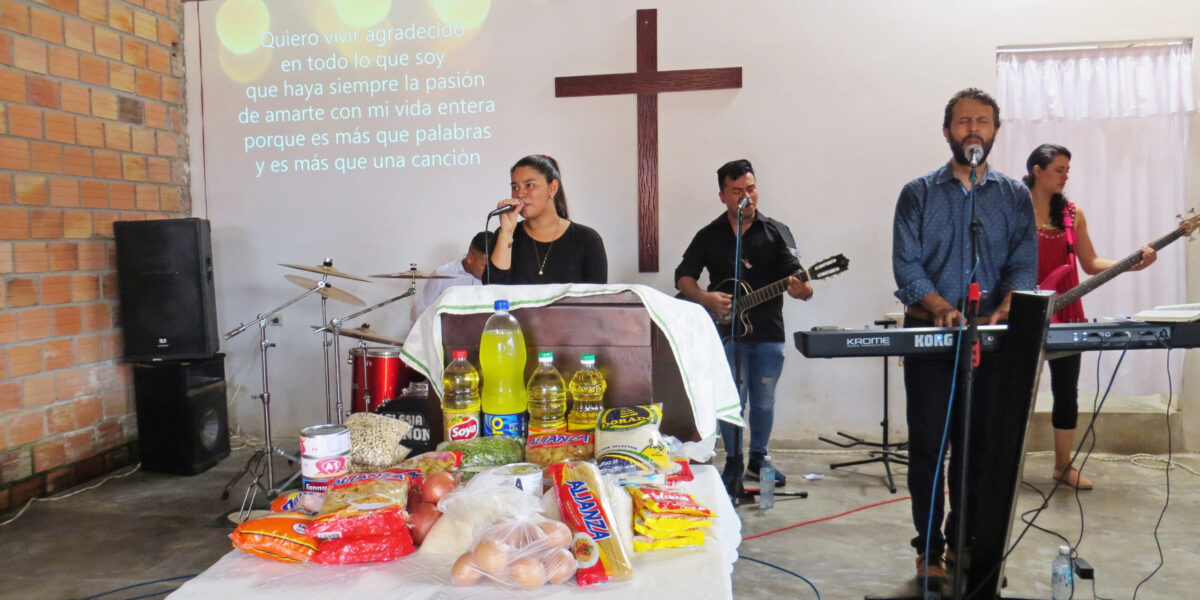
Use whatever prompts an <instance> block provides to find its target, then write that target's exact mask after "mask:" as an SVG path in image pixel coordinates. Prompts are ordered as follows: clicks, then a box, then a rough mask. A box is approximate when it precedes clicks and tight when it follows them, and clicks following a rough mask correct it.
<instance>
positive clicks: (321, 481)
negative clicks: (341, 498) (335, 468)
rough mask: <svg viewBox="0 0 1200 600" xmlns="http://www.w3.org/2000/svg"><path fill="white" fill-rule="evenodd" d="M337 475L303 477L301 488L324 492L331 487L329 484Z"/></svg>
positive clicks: (306, 490)
mask: <svg viewBox="0 0 1200 600" xmlns="http://www.w3.org/2000/svg"><path fill="white" fill-rule="evenodd" d="M335 479H337V477H301V478H300V489H301V490H302V491H305V492H315V493H318V494H324V493H325V492H326V490H328V489H329V484H331V483H333V481H334V480H335Z"/></svg>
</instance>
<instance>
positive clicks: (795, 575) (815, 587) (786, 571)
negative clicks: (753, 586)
mask: <svg viewBox="0 0 1200 600" xmlns="http://www.w3.org/2000/svg"><path fill="white" fill-rule="evenodd" d="M738 558H739V559H745V560H748V561H750V562H756V563H758V564H760V565H766V566H768V567H771V568H772V569H779V570H780V571H783V572H784V573H787V574H788V575H791V576H792V577H795V578H797V579H799V580H800V581H803V582H804V583H807V584H808V587H810V588H812V591H813V593H814V594H816V595H817V600H821V592H820V591H819V590H817V586H815V585H813V582H811V581H809V580H808V579H806V578H805V577H804V576H803V575H801V574H799V573H797V572H795V571H789V570H787V569H785V568H783V567H781V566H779V565H773V564H771V563H769V562H767V561H765V560H758V559H757V558H751V557H749V556H746V555H744V554H739V555H738Z"/></svg>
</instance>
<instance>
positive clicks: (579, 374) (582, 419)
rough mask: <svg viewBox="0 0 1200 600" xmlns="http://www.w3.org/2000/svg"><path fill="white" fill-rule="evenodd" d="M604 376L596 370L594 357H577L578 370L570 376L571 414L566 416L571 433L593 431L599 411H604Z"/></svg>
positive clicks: (605, 385)
mask: <svg viewBox="0 0 1200 600" xmlns="http://www.w3.org/2000/svg"><path fill="white" fill-rule="evenodd" d="M606 389H608V384H607V383H605V382H604V374H603V373H601V372H600V369H597V368H596V355H594V354H583V355H581V356H580V357H579V370H578V371H575V374H574V375H572V376H571V402H572V404H571V413H570V414H568V415H567V429H569V430H571V431H594V430H595V429H596V421H597V419H599V418H600V411H602V410H604V390H606Z"/></svg>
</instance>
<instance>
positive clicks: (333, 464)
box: [300, 452, 350, 479]
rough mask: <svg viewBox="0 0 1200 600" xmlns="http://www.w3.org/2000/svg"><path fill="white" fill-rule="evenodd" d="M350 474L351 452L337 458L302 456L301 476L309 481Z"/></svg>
mask: <svg viewBox="0 0 1200 600" xmlns="http://www.w3.org/2000/svg"><path fill="white" fill-rule="evenodd" d="M349 472H350V453H349V452H344V453H342V454H339V455H337V456H304V455H301V456H300V475H301V476H303V477H306V478H309V479H315V478H320V479H327V478H334V477H339V476H341V475H345V474H346V473H349Z"/></svg>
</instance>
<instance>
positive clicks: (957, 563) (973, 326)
mask: <svg viewBox="0 0 1200 600" xmlns="http://www.w3.org/2000/svg"><path fill="white" fill-rule="evenodd" d="M976 168H977V167H976V166H973V167H971V175H970V181H971V192H970V194H969V195H968V196H969V198H970V203H971V225H970V240H971V281H970V286H969V288H968V292H967V298H966V304H965V306H964V310H963V317H964V318H965V319H966V322H967V327H966V330H965V331H964V332H963V333H962V334H960V335H962V336H963V338H962V347H961V350H960V355H959V363H958V367H959V375H960V378H961V379H960V380H961V382H962V385H961V387H960V389H962V401H963V418H962V447H961V448H960V450H961V451H962V460H961V461H959V462H960V473H959V488H958V507H957V510H955V516H956V518H957V519H956V520H957V521H958V525H957V529H956V533H955V542H954V548H955V560H954V588H953V592H952V594H951V598H954V599H956V600H957V599H959V598H962V594H963V591H964V590H963V586H964V580H963V560H964V559H965V557H966V552H967V543H968V542H967V523H968V522H969V520H968V518H967V506H968V505H969V502H968V501H967V490H968V488H969V487H970V486H969V485H968V484H967V482H968V481H969V480H970V478H969V474H970V466H971V461H970V456H971V406H972V405H973V404H974V389H975V370H976V368H978V367H979V359H980V350H979V301H980V291H979V283H978V282H977V281H976V274H975V268H976V265H977V264H978V262H979V238H980V236H981V235H982V234H983V222H982V221H980V220H979V217H978V215H977V214H976V211H975V208H976V202H975V188H976V187H978V181H977V179H978V176H977V175H976V172H975V170H976ZM956 451H958V450H956Z"/></svg>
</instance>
